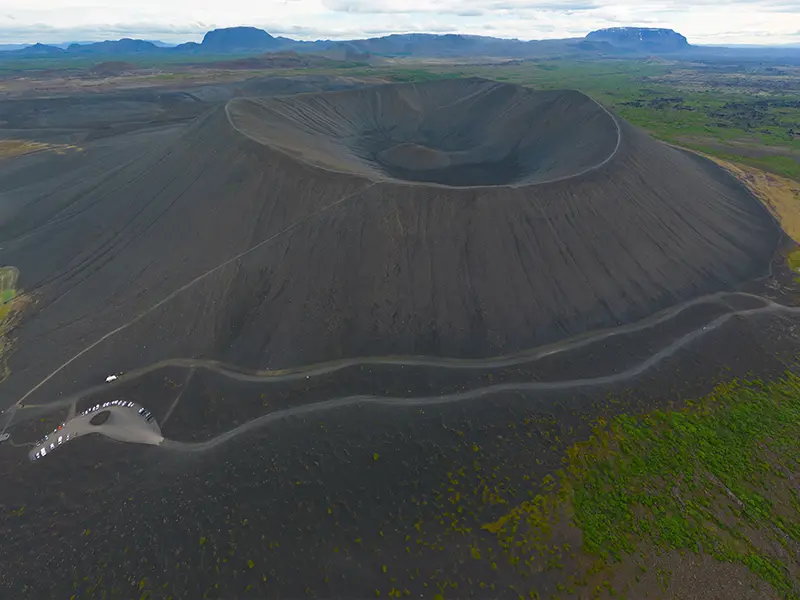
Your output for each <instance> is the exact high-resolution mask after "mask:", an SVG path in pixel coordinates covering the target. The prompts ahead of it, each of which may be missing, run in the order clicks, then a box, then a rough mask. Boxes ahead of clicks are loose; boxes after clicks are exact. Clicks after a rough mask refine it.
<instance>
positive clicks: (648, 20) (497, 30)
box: [0, 0, 800, 44]
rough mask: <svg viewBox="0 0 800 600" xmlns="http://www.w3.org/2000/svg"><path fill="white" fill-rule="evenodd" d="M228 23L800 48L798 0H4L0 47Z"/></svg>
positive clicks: (326, 31) (160, 33)
mask: <svg viewBox="0 0 800 600" xmlns="http://www.w3.org/2000/svg"><path fill="white" fill-rule="evenodd" d="M234 25H253V26H256V27H261V28H263V29H266V30H267V31H269V32H270V33H272V34H273V35H285V36H288V37H294V38H298V39H306V40H313V39H348V38H361V37H375V36H380V35H387V34H389V33H407V32H430V33H470V34H478V35H491V36H496V37H510V38H519V39H525V40H527V39H544V38H559V37H576V36H583V35H585V34H586V33H587V32H588V31H591V30H592V29H598V28H601V27H615V26H623V25H640V26H646V27H669V28H672V29H675V30H676V31H679V32H680V33H683V34H684V35H685V36H686V37H688V38H689V41H690V42H692V43H699V44H722V43H728V44H780V43H798V44H800V0H655V1H653V0H620V1H613V0H105V2H101V1H99V0H0V43H23V42H24V43H33V42H62V41H84V40H104V39H117V38H120V37H136V38H145V39H159V40H163V41H165V42H175V43H178V42H184V41H200V40H201V39H202V36H203V34H204V33H205V32H206V31H208V30H209V29H214V28H217V27H230V26H234Z"/></svg>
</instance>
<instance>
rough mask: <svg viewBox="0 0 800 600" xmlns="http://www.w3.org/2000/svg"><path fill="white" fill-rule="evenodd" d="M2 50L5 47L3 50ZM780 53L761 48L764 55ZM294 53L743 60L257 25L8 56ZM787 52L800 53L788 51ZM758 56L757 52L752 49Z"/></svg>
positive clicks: (630, 38)
mask: <svg viewBox="0 0 800 600" xmlns="http://www.w3.org/2000/svg"><path fill="white" fill-rule="evenodd" d="M2 49H3V47H2V46H0V50H2ZM767 50H769V51H770V52H772V51H774V50H775V49H761V51H762V53H763V52H765V51H767ZM283 51H291V52H298V53H313V54H321V55H323V56H327V57H330V58H335V59H336V60H349V61H362V60H368V59H369V58H370V57H495V58H521V59H522V58H536V57H556V56H562V57H569V56H572V57H574V56H636V55H653V54H658V55H668V54H678V53H681V54H687V53H691V54H700V55H711V54H713V55H715V56H739V55H741V54H742V53H744V52H751V50H744V49H741V48H720V47H716V48H711V47H704V46H693V45H691V44H689V42H688V41H687V39H686V38H685V37H684V36H683V35H681V34H680V33H677V32H675V31H673V30H671V29H653V28H645V27H614V28H610V29H599V30H597V31H592V32H590V33H589V34H588V35H586V36H585V37H583V38H566V39H557V40H532V41H521V40H516V39H502V38H494V37H485V36H476V35H460V34H447V35H435V34H427V33H413V34H394V35H387V36H384V37H378V38H368V39H361V40H349V41H331V40H318V41H315V42H303V41H299V40H293V39H290V38H285V37H275V36H272V35H270V34H269V33H267V32H266V31H264V30H262V29H257V28H255V27H230V28H226V29H215V30H213V31H209V32H208V33H206V35H205V37H204V38H203V41H202V42H201V43H196V42H188V43H185V44H180V45H177V46H167V45H166V44H164V43H163V42H153V41H147V40H135V39H130V38H123V39H121V40H113V41H105V42H94V43H73V44H69V45H67V46H66V47H63V45H61V44H59V45H47V44H34V45H32V46H27V47H24V48H14V49H7V50H6V51H5V52H3V56H6V57H19V58H26V57H32V58H35V57H43V56H51V57H59V56H65V57H68V56H92V55H95V56H98V57H119V56H136V55H147V56H172V55H214V56H218V55H240V56H246V55H255V54H264V53H268V52H283ZM783 51H784V52H789V53H797V54H798V56H800V53H798V51H797V50H793V49H786V50H783ZM753 52H754V51H753Z"/></svg>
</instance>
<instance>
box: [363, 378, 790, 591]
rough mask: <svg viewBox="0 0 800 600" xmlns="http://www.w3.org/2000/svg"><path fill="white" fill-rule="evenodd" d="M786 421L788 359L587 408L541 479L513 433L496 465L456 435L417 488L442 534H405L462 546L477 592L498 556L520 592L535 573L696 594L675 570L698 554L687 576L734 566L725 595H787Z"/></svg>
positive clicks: (595, 586) (581, 587) (420, 530)
mask: <svg viewBox="0 0 800 600" xmlns="http://www.w3.org/2000/svg"><path fill="white" fill-rule="evenodd" d="M548 428H549V427H548V424H547V423H546V422H545V421H541V420H538V421H537V420H536V419H525V420H524V421H520V422H519V423H515V424H509V429H508V431H507V432H506V433H505V435H504V436H503V437H504V438H505V439H506V441H509V440H511V439H512V438H519V439H521V440H523V441H524V439H525V437H527V438H530V437H531V435H532V434H534V435H535V433H536V432H541V431H543V430H545V431H546V430H547V429H548ZM799 430H800V377H798V376H797V375H795V374H792V373H788V374H787V375H786V376H785V377H783V378H782V379H780V380H778V381H775V382H772V383H769V384H764V383H762V382H760V381H749V382H745V381H734V382H732V383H729V384H726V385H722V386H719V387H717V388H716V389H715V391H714V392H713V393H711V394H710V395H709V396H707V397H704V398H701V399H699V400H696V401H692V402H687V403H686V405H685V407H684V408H682V409H677V410H668V411H654V412H651V413H649V414H643V415H625V414H622V415H619V416H616V417H613V418H611V419H609V420H608V421H606V420H603V419H600V420H599V421H597V422H596V424H595V426H594V427H593V430H592V431H593V433H592V435H591V437H590V438H589V439H588V440H586V441H584V442H581V443H578V444H575V445H572V446H570V447H569V448H568V450H567V453H566V455H565V456H564V458H563V461H562V468H561V469H560V470H558V471H555V472H553V474H551V475H547V476H546V477H545V478H544V479H543V480H542V481H534V478H532V477H529V476H528V475H526V474H525V473H531V472H532V471H534V470H535V469H537V467H536V465H535V461H531V462H529V463H528V464H525V460H526V459H527V460H530V457H531V455H533V456H536V454H537V453H536V451H534V450H531V453H530V454H529V453H528V452H527V451H526V450H525V449H524V446H523V450H522V451H521V452H517V453H515V458H513V459H512V461H513V463H514V464H513V465H505V466H503V467H500V466H498V465H497V463H496V462H495V461H494V459H493V456H494V452H493V450H492V449H491V448H484V447H482V446H481V445H478V444H476V443H474V442H469V441H468V440H467V441H465V454H467V455H469V456H470V459H471V461H472V462H471V464H470V462H466V463H465V464H464V465H463V466H462V467H461V468H459V465H458V464H455V465H454V468H453V472H452V473H451V474H449V475H450V478H449V480H447V481H446V482H444V483H443V484H442V486H441V488H440V491H439V492H438V493H437V494H436V495H435V496H434V497H433V498H432V499H429V500H428V504H431V503H432V504H433V505H435V506H438V507H441V508H440V510H441V511H442V512H441V516H440V517H439V519H438V521H439V523H441V524H442V525H446V526H447V527H448V529H447V532H446V534H445V536H444V537H441V536H438V535H437V536H435V537H433V536H430V535H429V534H428V531H427V529H428V527H429V526H430V525H426V524H425V523H424V522H423V521H422V520H420V521H419V522H418V523H417V525H415V529H416V531H412V532H410V533H411V535H410V536H407V538H406V539H408V540H413V538H415V537H416V538H417V539H416V541H415V542H414V543H415V544H416V547H417V548H421V549H422V550H421V554H420V556H424V554H425V552H437V551H442V550H443V549H444V548H451V549H452V548H465V547H466V548H467V549H468V553H467V558H466V559H465V560H466V561H467V562H468V563H469V562H471V563H472V565H473V567H472V569H473V572H474V573H475V577H476V580H477V581H476V583H478V587H479V588H480V589H484V590H485V592H486V593H487V594H489V595H491V594H492V593H494V592H496V591H498V589H497V588H496V586H495V584H494V583H492V581H493V580H494V575H495V574H496V573H498V572H504V573H506V577H505V579H506V580H508V579H510V578H511V577H509V576H508V571H509V570H511V571H512V572H513V573H514V575H515V576H516V577H517V579H518V581H519V582H520V584H519V585H515V586H512V587H513V590H512V591H514V592H515V593H516V594H518V596H519V597H520V598H523V599H524V598H531V599H536V598H539V597H540V594H541V593H542V592H541V589H542V588H541V582H542V581H543V580H542V575H543V574H544V575H545V580H546V579H548V578H549V579H550V580H551V581H553V580H555V581H558V583H557V585H556V586H555V592H556V593H554V594H553V595H552V597H553V598H561V599H562V600H565V599H566V598H576V597H580V598H598V597H603V598H629V599H639V598H645V597H650V598H663V597H666V598H672V597H676V596H680V597H696V596H694V595H692V593H693V592H695V593H696V590H693V589H691V588H690V589H687V588H686V586H685V583H681V581H680V577H677V575H678V573H679V571H681V570H683V571H687V570H691V569H692V566H693V565H695V566H696V565H698V564H701V565H702V568H701V569H700V571H698V572H699V573H700V574H701V575H700V581H703V583H704V585H709V584H714V585H716V584H718V585H719V586H720V587H719V588H718V589H716V590H715V592H716V593H717V594H719V593H724V592H722V587H721V586H722V585H723V584H724V581H723V580H724V579H727V578H729V577H735V578H736V580H737V584H738V585H740V586H742V587H740V588H739V589H738V590H737V592H738V593H740V594H741V595H738V596H733V597H740V598H744V597H781V598H788V599H798V598H800V479H799V478H798V477H800V437H798V435H797V432H798V431H799ZM498 437H499V436H498ZM548 440H549V441H550V442H553V443H558V439H557V437H548ZM492 465H493V466H492ZM510 466H513V469H511V470H510V471H509V468H507V467H510ZM511 471H513V474H512V475H511V476H510V477H504V476H503V475H504V473H505V472H511ZM520 479H522V481H523V482H527V483H522V482H520ZM512 481H513V483H512ZM521 483H522V485H520V484H521ZM526 495H527V496H528V499H527V500H520V498H521V497H522V498H524V497H525V496H526ZM487 517H488V518H487ZM432 525H433V526H434V527H435V524H432ZM384 572H386V571H384ZM535 582H538V583H535ZM395 583H397V584H398V586H399V584H400V583H402V581H401V580H398V581H395ZM434 585H435V587H436V588H438V591H439V594H437V596H436V597H437V598H442V599H446V598H458V597H460V590H459V589H458V587H456V586H454V585H453V584H452V582H449V580H447V579H446V578H445V579H442V580H439V581H438V582H437V583H436V584H434ZM504 587H505V586H504ZM392 589H394V588H392ZM756 589H758V590H759V592H760V593H761V594H764V592H766V594H765V595H759V594H758V593H756ZM389 591H390V590H389V589H388V588H387V590H385V591H383V590H378V596H379V597H384V596H386V595H388V596H389V597H392V595H391V594H387V592H389ZM687 592H688V594H687ZM684 594H687V595H684ZM398 597H399V595H398ZM541 597H549V594H547V593H544V594H543V595H542V596H541ZM714 597H722V596H719V595H716V596H714Z"/></svg>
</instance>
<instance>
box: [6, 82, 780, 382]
mask: <svg viewBox="0 0 800 600" xmlns="http://www.w3.org/2000/svg"><path fill="white" fill-rule="evenodd" d="M0 191H3V192H4V193H5V195H6V198H7V203H6V204H5V205H4V206H5V208H4V212H3V214H2V215H0V217H2V219H0V239H3V241H4V246H5V251H4V252H5V254H6V260H7V261H8V264H14V265H16V266H18V267H19V269H20V272H21V274H22V275H21V278H22V280H23V285H24V286H25V287H26V289H29V290H31V291H33V292H34V293H35V294H36V297H37V299H38V301H37V303H36V306H35V308H33V309H31V313H30V318H28V319H26V322H25V324H24V326H23V327H21V328H20V330H19V337H20V344H19V350H18V351H17V352H16V353H15V354H14V355H13V357H12V362H13V363H14V364H12V372H13V373H14V376H13V377H12V378H10V380H9V382H8V385H9V386H10V387H13V388H15V389H18V390H19V391H25V390H26V389H28V388H30V386H32V385H34V384H35V383H37V382H38V381H40V380H41V379H42V378H43V377H45V376H47V375H48V374H50V373H51V371H52V369H53V368H54V367H55V366H57V365H62V364H64V365H66V366H65V367H64V368H63V369H62V370H59V371H57V372H56V373H55V374H52V376H51V378H50V379H48V382H47V385H46V386H43V387H42V388H41V389H39V390H37V393H38V394H40V395H46V394H47V393H55V392H56V391H58V392H59V393H60V391H61V390H63V389H73V388H79V387H80V386H81V385H88V384H90V383H92V382H96V381H98V380H101V379H102V378H103V377H105V376H106V375H107V374H108V373H111V372H117V371H120V370H122V371H126V372H127V371H130V370H132V369H136V368H141V367H144V366H147V365H151V364H153V363H156V362H158V361H162V360H167V359H174V358H181V357H197V356H202V357H205V358H211V359H214V360H219V361H222V362H225V363H229V364H234V365H241V366H242V367H247V368H255V369H263V368H283V367H291V366H297V365H304V364H309V363H317V362H323V361H329V360H336V359H340V358H348V357H366V356H385V355H435V356H445V357H483V356H494V355H501V354H508V353H515V352H519V351H522V350H525V349H528V348H532V347H536V346H540V345H544V344H549V343H554V342H558V341H560V340H564V339H566V338H568V337H571V336H575V335H579V334H584V333H587V332H590V331H593V330H597V329H601V328H608V327H616V326H619V325H622V324H625V323H630V322H633V321H637V320H639V319H642V318H645V317H647V316H649V315H652V314H653V313H655V312H657V311H660V310H663V309H666V308H668V307H670V306H673V305H675V304H678V303H681V302H684V301H687V300H691V299H693V298H696V297H699V296H702V295H704V294H709V293H713V292H718V291H721V290H731V289H735V288H736V287H737V286H738V285H739V284H740V283H741V282H743V281H746V280H749V279H752V278H754V277H757V276H761V275H763V274H765V273H766V272H767V269H768V265H769V262H770V260H771V258H772V255H773V253H774V250H775V247H776V245H777V243H778V240H779V238H780V236H781V235H782V234H781V231H780V228H779V227H778V226H777V224H776V223H775V222H774V220H773V219H772V217H771V216H770V214H769V213H768V212H767V210H766V209H765V208H764V206H763V205H762V204H761V203H760V202H759V201H758V200H757V199H756V198H755V197H753V196H752V195H751V194H750V193H749V192H748V191H747V189H745V188H744V187H743V186H742V185H741V184H740V183H739V182H737V181H736V180H735V179H734V178H733V177H732V176H730V175H729V174H728V173H727V172H725V171H723V170H722V169H720V168H719V167H718V166H716V165H715V164H713V163H712V162H710V161H708V160H706V159H704V158H702V157H699V156H696V155H693V154H690V153H687V152H684V151H682V150H679V149H676V148H673V147H670V146H667V145H665V144H663V143H660V142H658V141H656V140H654V139H653V138H651V137H650V136H649V135H647V134H646V133H644V132H642V131H641V130H639V129H637V128H635V127H633V126H631V125H630V124H628V123H626V122H625V121H623V120H621V119H619V118H615V117H614V116H612V115H611V114H610V113H609V112H608V111H607V110H606V109H605V108H603V107H601V106H600V105H599V104H598V103H596V102H595V101H594V100H592V99H591V98H589V97H587V96H585V95H583V94H580V93H578V92H574V91H546V92H543V91H536V90H530V89H527V88H523V87H520V86H516V85H511V84H505V83H498V82H494V81H488V80H483V79H461V80H457V79H452V80H439V81H430V82H425V83H403V84H386V85H379V86H370V87H361V88H355V89H350V90H346V91H333V92H314V93H307V94H299V95H294V96H285V97H271V98H249V99H244V98H239V99H234V100H232V101H230V102H229V103H228V104H227V105H219V106H218V107H213V108H211V109H210V110H208V111H207V112H205V113H204V114H203V115H201V116H200V117H198V118H196V119H194V120H193V121H192V122H191V123H189V124H188V125H182V126H180V127H172V128H170V129H160V130H153V131H145V132H142V133H132V134H129V135H126V136H119V138H118V139H117V138H109V139H108V140H104V141H98V142H96V143H94V144H87V145H86V146H85V149H84V152H83V153H81V154H80V155H78V154H76V155H74V156H73V155H67V156H64V157H55V156H52V157H50V156H44V155H39V156H30V157H24V158H22V159H19V160H17V161H16V163H15V166H14V169H13V170H11V171H8V173H7V175H5V176H4V177H0ZM88 316H90V317H91V318H87V317H88ZM65 324H69V325H70V326H68V327H67V326H65ZM27 340H31V341H30V343H28V342H27ZM79 353H80V354H79ZM43 357H45V358H44V359H43ZM48 390H49V392H48Z"/></svg>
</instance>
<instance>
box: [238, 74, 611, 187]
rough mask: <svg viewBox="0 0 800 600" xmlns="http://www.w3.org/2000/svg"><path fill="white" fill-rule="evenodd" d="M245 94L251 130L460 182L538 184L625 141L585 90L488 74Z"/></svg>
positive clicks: (376, 171) (409, 177)
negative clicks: (543, 88)
mask: <svg viewBox="0 0 800 600" xmlns="http://www.w3.org/2000/svg"><path fill="white" fill-rule="evenodd" d="M455 87H457V88H458V93H454V90H453V88H454V85H453V84H450V85H447V84H439V85H436V84H430V85H427V86H413V87H412V86H390V87H378V88H371V89H363V90H359V91H353V92H345V93H328V94H323V95H320V94H301V95H297V96H293V97H283V98H267V99H241V100H235V101H233V102H231V103H230V104H229V106H228V111H229V114H230V115H231V119H232V122H233V123H234V125H235V126H236V127H237V128H238V129H239V130H240V131H241V132H242V133H244V134H245V135H247V136H249V137H251V138H253V139H254V140H257V141H259V142H262V143H265V144H268V145H270V146H272V147H274V148H277V149H280V150H282V151H284V152H286V153H288V154H290V155H293V156H296V157H298V158H300V159H302V160H304V161H306V162H308V163H310V164H313V165H317V166H319V167H322V168H325V169H329V170H332V171H340V172H349V173H353V174H357V175H362V176H365V177H370V178H373V179H387V178H388V179H398V180H403V181H409V182H423V183H435V184H441V185H448V186H454V187H470V186H491V185H512V186H521V185H530V184H537V183H543V182H547V181H555V180H559V179H566V178H568V177H571V176H575V175H578V174H580V173H585V172H587V171H588V170H590V169H592V168H596V167H597V166H599V165H602V164H603V163H604V162H605V161H607V160H609V159H610V157H611V156H612V155H613V153H614V152H615V151H616V149H617V148H618V144H619V136H620V132H619V128H618V126H617V123H616V121H615V119H614V117H613V116H612V115H611V114H610V113H609V112H608V111H606V109H605V108H603V107H602V106H600V105H599V104H597V103H596V102H595V101H594V100H592V99H591V98H589V97H587V96H585V95H584V94H581V93H579V92H572V91H568V92H536V91H532V90H528V89H526V88H522V87H517V86H512V85H492V86H487V85H486V82H485V81H484V80H480V79H471V80H464V81H462V82H459V84H456V86H455Z"/></svg>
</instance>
